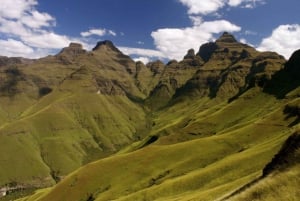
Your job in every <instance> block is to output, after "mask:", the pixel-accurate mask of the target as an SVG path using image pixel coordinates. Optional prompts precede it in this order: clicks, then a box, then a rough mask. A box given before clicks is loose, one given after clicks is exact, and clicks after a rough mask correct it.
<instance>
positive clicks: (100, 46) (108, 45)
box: [93, 40, 121, 53]
mask: <svg viewBox="0 0 300 201" xmlns="http://www.w3.org/2000/svg"><path fill="white" fill-rule="evenodd" d="M104 49H105V50H107V49H111V50H113V51H115V52H118V53H121V51H120V50H119V49H118V48H116V46H115V45H114V44H113V42H112V41H110V40H104V41H99V42H98V43H97V45H96V46H95V47H94V48H93V51H99V50H104Z"/></svg>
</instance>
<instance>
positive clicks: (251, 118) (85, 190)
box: [29, 89, 295, 201]
mask: <svg viewBox="0 0 300 201" xmlns="http://www.w3.org/2000/svg"><path fill="white" fill-rule="evenodd" d="M205 103H206V105H205ZM213 104H215V103H213ZM282 105H284V103H281V102H279V101H277V100H276V99H275V98H274V97H272V96H270V95H266V94H264V93H261V92H258V91H256V89H253V90H251V91H249V92H247V93H246V94H244V95H243V96H242V97H240V98H239V99H237V100H236V101H234V102H232V103H230V104H228V105H227V106H226V107H223V106H224V103H223V102H220V103H219V105H217V106H215V107H209V106H210V102H209V101H208V100H199V101H195V102H193V103H192V102H191V103H189V109H188V110H187V111H186V110H184V109H183V105H182V104H176V105H174V106H173V107H171V108H170V109H167V110H166V113H162V112H161V113H160V114H154V115H153V116H154V117H156V120H155V122H156V121H157V122H162V123H161V124H155V125H154V127H153V131H152V135H159V136H160V138H159V139H158V141H156V142H155V143H154V144H151V145H149V146H147V147H145V148H142V149H138V150H136V151H133V152H130V150H135V149H134V148H132V147H131V148H129V149H127V150H126V151H124V152H125V153H123V154H117V155H114V156H111V157H109V158H106V159H102V160H99V161H97V162H94V163H90V164H88V165H86V166H84V167H82V168H80V169H79V170H77V171H75V172H73V173H72V174H70V175H69V176H68V177H66V178H65V179H64V180H63V181H62V182H60V183H59V184H58V185H56V186H55V187H54V188H53V189H51V190H48V191H47V192H45V193H44V194H43V195H42V198H40V199H35V198H29V200H45V201H46V200H56V201H59V200H87V199H88V197H89V196H91V195H92V196H93V197H94V198H96V200H110V199H117V200H213V199H216V198H219V197H222V196H223V195H225V194H227V193H228V192H230V191H234V190H235V189H238V188H239V187H240V186H243V185H244V184H246V183H248V182H250V181H252V180H253V179H255V178H257V177H258V176H259V175H260V174H261V170H262V168H263V167H264V166H265V165H266V163H268V162H269V161H270V160H271V158H272V157H273V155H274V154H275V153H276V152H277V151H278V150H279V148H280V146H281V144H282V143H283V141H285V139H286V138H287V137H288V136H289V134H290V133H291V132H292V129H290V128H289V127H288V125H289V124H290V123H291V122H292V121H294V120H295V119H294V118H293V117H291V118H289V119H287V118H286V116H285V115H284V113H283V107H282ZM205 107H206V108H207V110H206V111H203V108H205ZM266 108H268V109H266ZM170 110H172V111H174V112H173V113H172V115H170ZM171 116H172V117H173V118H171ZM171 119H172V121H170V120H171ZM187 122H188V123H187ZM201 124H203V125H204V126H202V127H201V126H200V128H201V129H200V130H198V129H199V126H194V125H201ZM211 124H216V125H218V126H217V127H215V126H211V127H210V126H208V127H207V126H205V125H211ZM182 126H183V127H184V130H185V131H184V132H181V133H180V134H178V133H176V129H178V128H180V127H182ZM195 129H196V130H195ZM204 131H205V135H201V134H199V136H197V135H196V136H195V135H191V134H189V133H195V132H198V133H204ZM186 135H188V136H189V137H186ZM190 136H192V137H190ZM186 140H188V141H186ZM141 143H144V142H141ZM137 144H138V143H137ZM136 147H139V146H138V145H136V146H135V148H136Z"/></svg>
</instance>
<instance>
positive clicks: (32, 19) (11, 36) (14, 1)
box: [0, 0, 71, 58]
mask: <svg viewBox="0 0 300 201" xmlns="http://www.w3.org/2000/svg"><path fill="white" fill-rule="evenodd" d="M37 5H38V2H37V0H1V4H0V34H1V33H2V35H1V36H2V39H1V48H2V49H1V52H0V54H1V55H6V56H24V57H30V58H36V57H37V55H38V56H45V55H46V53H49V52H52V50H53V49H58V48H62V47H65V46H67V45H68V44H69V43H70V42H71V39H70V38H69V37H67V36H63V35H59V34H56V33H54V32H51V31H48V28H51V27H54V26H55V24H56V21H55V18H54V17H53V16H51V15H50V14H48V13H42V12H39V11H37V10H36V6H37ZM37 51H39V52H37Z"/></svg>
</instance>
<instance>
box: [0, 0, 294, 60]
mask: <svg viewBox="0 0 300 201" xmlns="http://www.w3.org/2000/svg"><path fill="white" fill-rule="evenodd" d="M0 1H1V3H0V55H4V56H22V57H29V58H39V57H43V56H46V55H48V54H56V53H57V52H58V51H59V50H60V49H61V48H63V47H66V46H68V44H69V43H70V42H79V43H82V44H83V45H84V47H85V48H86V49H88V50H90V49H91V48H93V46H94V45H95V44H96V42H97V41H100V40H111V41H113V42H114V44H115V45H116V46H117V47H118V48H119V49H120V50H121V51H123V52H124V53H125V54H129V55H130V56H132V58H134V59H135V60H142V61H144V62H147V61H150V60H154V59H157V58H159V59H163V60H170V59H177V60H180V59H182V57H183V56H184V55H185V53H186V52H187V50H188V49H190V48H194V49H195V50H196V51H198V49H199V47H200V45H201V44H203V43H205V42H208V41H213V40H215V39H216V38H217V37H219V35H220V34H222V33H223V32H224V31H228V32H231V33H233V34H234V35H235V36H236V38H237V39H238V40H240V41H242V42H244V43H249V44H251V45H253V46H254V47H256V48H258V49H259V50H261V51H276V52H279V53H280V54H282V55H284V56H285V57H286V58H288V57H289V56H290V55H291V53H292V52H293V51H294V50H296V49H300V12H299V7H300V1H299V0H285V1H279V0H60V1H53V0H0Z"/></svg>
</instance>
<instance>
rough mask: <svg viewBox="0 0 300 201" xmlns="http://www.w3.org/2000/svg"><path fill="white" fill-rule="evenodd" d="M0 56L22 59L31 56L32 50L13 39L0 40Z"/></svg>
mask: <svg viewBox="0 0 300 201" xmlns="http://www.w3.org/2000/svg"><path fill="white" fill-rule="evenodd" d="M0 47H1V48H0V55H6V56H14V57H16V56H19V57H24V56H27V55H31V54H33V52H34V50H33V49H32V48H31V47H29V46H27V45H25V44H24V43H22V42H20V41H16V40H13V39H8V40H0Z"/></svg>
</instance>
